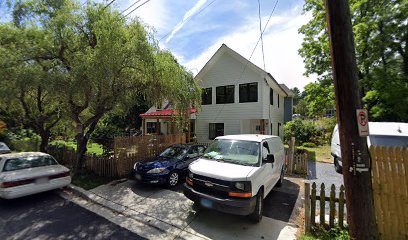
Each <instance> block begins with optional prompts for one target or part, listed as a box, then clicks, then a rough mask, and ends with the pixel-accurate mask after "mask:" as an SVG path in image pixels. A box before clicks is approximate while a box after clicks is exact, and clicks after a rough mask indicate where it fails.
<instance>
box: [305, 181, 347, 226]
mask: <svg viewBox="0 0 408 240" xmlns="http://www.w3.org/2000/svg"><path fill="white" fill-rule="evenodd" d="M310 187H311V188H310ZM339 190H340V191H338V195H337V196H336V186H335V185H334V184H332V185H331V187H330V191H329V193H328V194H326V187H325V184H324V183H322V184H321V185H320V187H319V189H318V186H317V185H316V183H315V182H314V183H313V184H312V186H310V183H305V231H306V232H310V231H311V229H312V228H313V227H316V226H317V225H320V226H322V227H325V228H333V227H335V226H338V227H340V228H343V227H344V220H345V212H346V211H345V203H346V200H345V193H344V186H343V185H341V186H340V189H339ZM327 203H328V207H329V208H328V211H327V214H326V206H327V205H326V204H327ZM327 215H328V216H329V221H328V222H326V216H327ZM316 217H317V219H318V223H316Z"/></svg>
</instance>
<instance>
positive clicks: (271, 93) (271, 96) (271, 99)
mask: <svg viewBox="0 0 408 240" xmlns="http://www.w3.org/2000/svg"><path fill="white" fill-rule="evenodd" d="M269 101H270V102H271V105H273V90H272V88H270V90H269Z"/></svg>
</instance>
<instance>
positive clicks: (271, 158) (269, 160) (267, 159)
mask: <svg viewBox="0 0 408 240" xmlns="http://www.w3.org/2000/svg"><path fill="white" fill-rule="evenodd" d="M266 161H267V162H270V163H274V162H275V155H273V154H272V153H270V154H268V155H267V156H266Z"/></svg>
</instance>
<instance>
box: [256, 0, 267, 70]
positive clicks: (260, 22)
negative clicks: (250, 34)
mask: <svg viewBox="0 0 408 240" xmlns="http://www.w3.org/2000/svg"><path fill="white" fill-rule="evenodd" d="M258 17H259V32H260V33H261V46H262V59H263V68H264V71H265V72H266V68H265V52H264V42H263V32H262V18H261V2H260V0H258Z"/></svg>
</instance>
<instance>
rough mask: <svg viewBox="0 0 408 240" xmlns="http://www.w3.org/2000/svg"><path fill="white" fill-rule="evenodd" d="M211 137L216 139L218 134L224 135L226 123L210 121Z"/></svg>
mask: <svg viewBox="0 0 408 240" xmlns="http://www.w3.org/2000/svg"><path fill="white" fill-rule="evenodd" d="M209 130H210V132H209V139H210V140H214V139H215V138H216V137H218V136H224V123H210V127H209Z"/></svg>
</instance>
